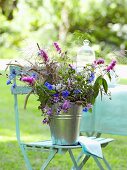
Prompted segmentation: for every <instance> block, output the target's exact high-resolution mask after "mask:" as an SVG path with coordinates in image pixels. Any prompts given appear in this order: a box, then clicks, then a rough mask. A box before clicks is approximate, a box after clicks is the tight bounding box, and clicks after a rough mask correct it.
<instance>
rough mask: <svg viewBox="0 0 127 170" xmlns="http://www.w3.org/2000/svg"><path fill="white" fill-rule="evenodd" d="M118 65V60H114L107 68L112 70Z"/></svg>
mask: <svg viewBox="0 0 127 170" xmlns="http://www.w3.org/2000/svg"><path fill="white" fill-rule="evenodd" d="M115 65H116V60H112V62H111V63H110V64H109V65H108V67H107V68H106V70H107V71H108V72H109V71H110V70H113V69H114V67H115Z"/></svg>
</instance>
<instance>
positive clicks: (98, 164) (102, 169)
mask: <svg viewBox="0 0 127 170" xmlns="http://www.w3.org/2000/svg"><path fill="white" fill-rule="evenodd" d="M92 157H93V158H94V160H95V162H96V164H97V166H98V167H99V168H100V170H104V168H103V166H102V165H101V163H100V161H99V160H98V158H97V157H96V156H93V155H92Z"/></svg>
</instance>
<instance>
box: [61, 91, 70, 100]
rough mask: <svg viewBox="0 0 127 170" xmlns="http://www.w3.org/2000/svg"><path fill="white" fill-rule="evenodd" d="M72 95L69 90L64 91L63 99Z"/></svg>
mask: <svg viewBox="0 0 127 170" xmlns="http://www.w3.org/2000/svg"><path fill="white" fill-rule="evenodd" d="M69 94H70V92H69V91H68V90H65V91H62V96H63V97H65V98H66V97H68V95H69Z"/></svg>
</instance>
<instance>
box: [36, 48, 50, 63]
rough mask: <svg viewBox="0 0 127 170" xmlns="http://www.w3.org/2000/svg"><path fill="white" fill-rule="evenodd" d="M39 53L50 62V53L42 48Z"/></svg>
mask: <svg viewBox="0 0 127 170" xmlns="http://www.w3.org/2000/svg"><path fill="white" fill-rule="evenodd" d="M38 55H40V56H41V57H43V59H44V61H45V62H48V61H49V57H48V54H47V53H46V52H45V51H44V50H41V49H40V51H39V53H38Z"/></svg>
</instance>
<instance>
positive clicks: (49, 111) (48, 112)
mask: <svg viewBox="0 0 127 170" xmlns="http://www.w3.org/2000/svg"><path fill="white" fill-rule="evenodd" d="M47 115H49V116H51V115H52V109H51V108H49V109H48V110H47Z"/></svg>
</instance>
